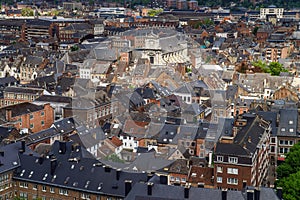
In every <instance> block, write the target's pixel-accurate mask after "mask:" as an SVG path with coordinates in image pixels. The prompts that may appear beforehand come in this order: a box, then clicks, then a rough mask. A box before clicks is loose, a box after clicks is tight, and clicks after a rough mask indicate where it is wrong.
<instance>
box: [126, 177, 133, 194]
mask: <svg viewBox="0 0 300 200" xmlns="http://www.w3.org/2000/svg"><path fill="white" fill-rule="evenodd" d="M131 184H132V181H131V180H126V181H125V196H127V195H128V193H129V192H130V190H131Z"/></svg>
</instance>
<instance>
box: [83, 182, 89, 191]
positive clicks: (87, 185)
mask: <svg viewBox="0 0 300 200" xmlns="http://www.w3.org/2000/svg"><path fill="white" fill-rule="evenodd" d="M89 184H90V181H87V182H86V184H85V186H84V187H85V189H87V188H88V187H89Z"/></svg>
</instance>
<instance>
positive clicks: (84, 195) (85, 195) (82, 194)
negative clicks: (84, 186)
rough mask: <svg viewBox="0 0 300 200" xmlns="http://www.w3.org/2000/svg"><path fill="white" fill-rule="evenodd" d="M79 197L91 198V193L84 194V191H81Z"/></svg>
mask: <svg viewBox="0 0 300 200" xmlns="http://www.w3.org/2000/svg"><path fill="white" fill-rule="evenodd" d="M81 198H82V199H91V195H90V194H86V193H81Z"/></svg>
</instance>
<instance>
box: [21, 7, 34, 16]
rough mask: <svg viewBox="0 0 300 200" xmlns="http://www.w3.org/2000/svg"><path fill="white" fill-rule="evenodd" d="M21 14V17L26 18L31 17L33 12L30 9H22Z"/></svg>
mask: <svg viewBox="0 0 300 200" xmlns="http://www.w3.org/2000/svg"><path fill="white" fill-rule="evenodd" d="M21 14H22V16H26V17H29V16H33V10H32V9H31V8H23V9H22V10H21Z"/></svg>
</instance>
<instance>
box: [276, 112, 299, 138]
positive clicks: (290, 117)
mask: <svg viewBox="0 0 300 200" xmlns="http://www.w3.org/2000/svg"><path fill="white" fill-rule="evenodd" d="M279 115H280V119H279V126H278V132H277V135H278V136H296V135H298V133H297V124H298V111H297V110H296V109H281V110H280V111H279Z"/></svg>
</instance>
